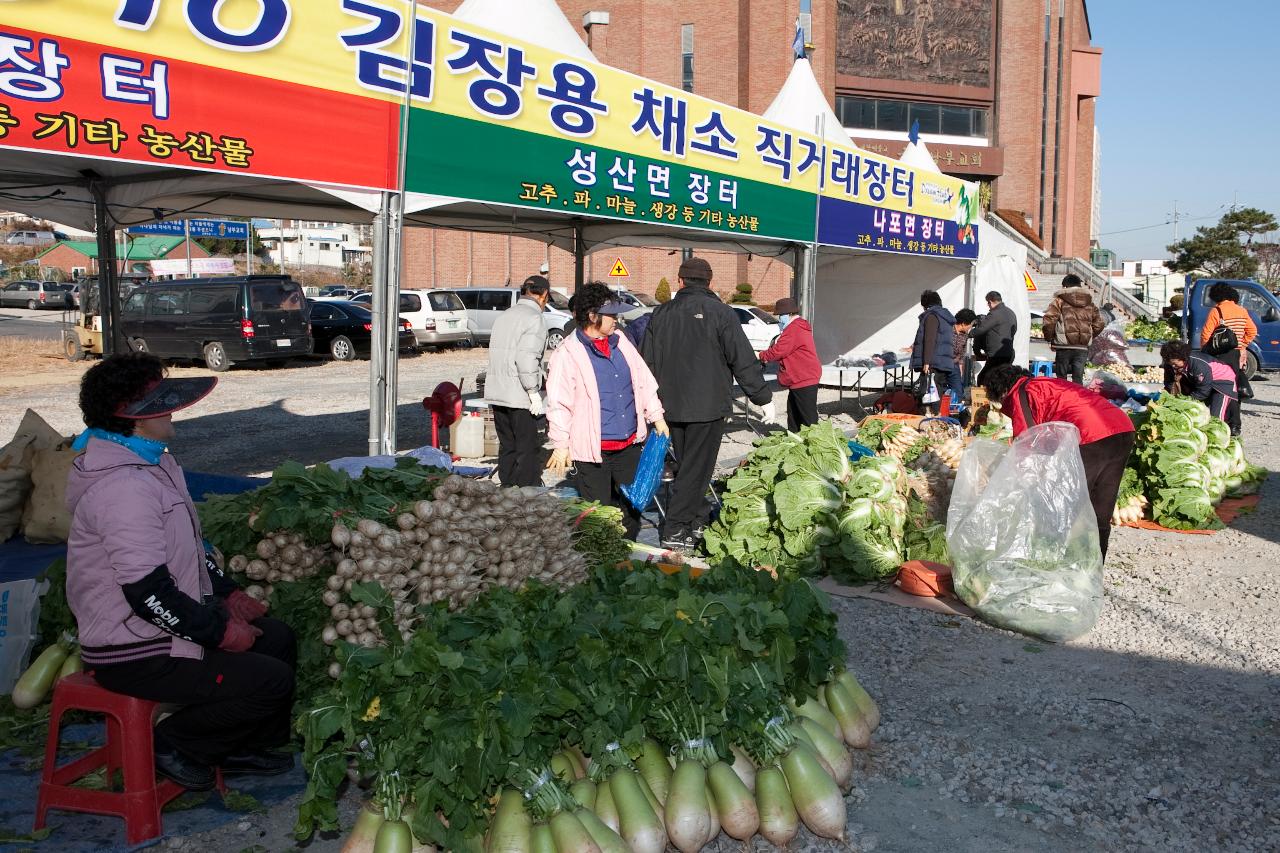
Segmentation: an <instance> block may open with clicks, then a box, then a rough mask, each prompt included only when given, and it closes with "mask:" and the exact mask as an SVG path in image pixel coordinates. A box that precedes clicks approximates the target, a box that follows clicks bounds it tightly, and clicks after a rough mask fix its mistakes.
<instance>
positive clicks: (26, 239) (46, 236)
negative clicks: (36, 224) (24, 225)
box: [4, 231, 58, 246]
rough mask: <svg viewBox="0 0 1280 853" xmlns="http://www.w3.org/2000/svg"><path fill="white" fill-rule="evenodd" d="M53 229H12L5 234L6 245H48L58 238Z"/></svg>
mask: <svg viewBox="0 0 1280 853" xmlns="http://www.w3.org/2000/svg"><path fill="white" fill-rule="evenodd" d="M57 239H58V237H57V235H56V234H54V233H53V232H52V231H10V232H8V233H6V234H5V235H4V244H5V245H6V246H47V245H49V244H50V243H52V242H54V241H55V240H57Z"/></svg>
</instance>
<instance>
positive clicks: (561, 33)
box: [453, 0, 598, 62]
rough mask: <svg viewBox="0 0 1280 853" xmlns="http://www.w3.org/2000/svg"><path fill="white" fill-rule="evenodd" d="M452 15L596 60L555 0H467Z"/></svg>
mask: <svg viewBox="0 0 1280 853" xmlns="http://www.w3.org/2000/svg"><path fill="white" fill-rule="evenodd" d="M453 15H454V17H455V18H457V19H459V20H461V21H466V22H467V23H469V24H475V25H476V26H477V27H486V28H488V29H491V30H494V31H495V32H499V33H502V34H503V35H507V36H512V37H513V38H518V39H521V40H522V41H527V42H530V43H532V44H536V45H538V46H539V47H545V48H549V49H551V50H554V51H555V52H556V53H563V54H564V55H566V56H572V57H574V58H575V59H585V60H588V61H590V62H597V61H598V60H597V59H596V58H595V55H594V54H592V53H591V50H590V48H588V47H587V45H586V42H584V41H583V40H582V36H581V35H579V34H578V30H577V28H575V27H574V26H573V24H571V23H569V19H568V18H566V17H565V16H564V12H562V11H560V7H559V6H558V5H557V4H556V3H555V0H518V2H512V0H466V2H464V3H463V4H462V5H461V6H459V7H458V9H457V11H455V12H454V13H453Z"/></svg>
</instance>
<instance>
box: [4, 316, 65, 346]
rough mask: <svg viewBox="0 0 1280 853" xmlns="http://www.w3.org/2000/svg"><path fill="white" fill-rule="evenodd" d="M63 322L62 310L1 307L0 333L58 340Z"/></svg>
mask: <svg viewBox="0 0 1280 853" xmlns="http://www.w3.org/2000/svg"><path fill="white" fill-rule="evenodd" d="M61 322H62V312H61V311H49V310H38V311H28V310H27V309H26V308H0V335H3V336H12V337H17V338H29V339H33V340H36V339H41V338H48V339H52V340H56V339H57V338H58V336H59V334H60V330H59V325H60V324H61Z"/></svg>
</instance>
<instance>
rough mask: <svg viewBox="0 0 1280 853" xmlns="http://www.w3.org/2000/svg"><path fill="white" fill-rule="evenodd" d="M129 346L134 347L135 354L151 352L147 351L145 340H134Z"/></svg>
mask: <svg viewBox="0 0 1280 853" xmlns="http://www.w3.org/2000/svg"><path fill="white" fill-rule="evenodd" d="M129 346H131V347H133V351H134V352H151V350H149V349H147V342H146V340H145V339H144V338H134V339H133V340H131V341H129Z"/></svg>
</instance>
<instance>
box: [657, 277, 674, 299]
mask: <svg viewBox="0 0 1280 853" xmlns="http://www.w3.org/2000/svg"><path fill="white" fill-rule="evenodd" d="M653 298H654V299H656V300H658V301H659V302H670V301H671V282H669V281H667V280H666V279H665V278H664V279H660V280H659V281H658V290H657V292H656V293H654V294H653Z"/></svg>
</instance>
